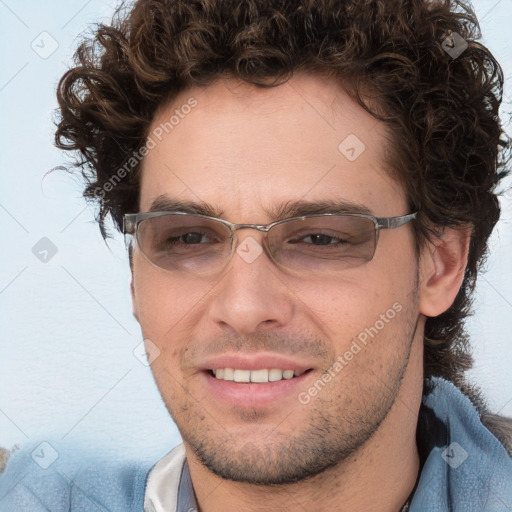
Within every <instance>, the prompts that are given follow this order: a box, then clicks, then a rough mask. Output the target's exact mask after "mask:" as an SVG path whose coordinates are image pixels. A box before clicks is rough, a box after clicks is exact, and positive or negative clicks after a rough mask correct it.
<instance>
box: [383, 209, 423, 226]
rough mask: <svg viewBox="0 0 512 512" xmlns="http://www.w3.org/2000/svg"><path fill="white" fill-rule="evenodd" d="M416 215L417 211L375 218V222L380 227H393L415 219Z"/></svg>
mask: <svg viewBox="0 0 512 512" xmlns="http://www.w3.org/2000/svg"><path fill="white" fill-rule="evenodd" d="M417 215H418V212H416V213H409V214H408V215H400V216H398V217H388V218H377V223H378V225H379V228H380V229H395V228H399V227H400V226H403V225H404V224H406V223H407V222H409V221H411V220H413V219H415V218H416V216H417Z"/></svg>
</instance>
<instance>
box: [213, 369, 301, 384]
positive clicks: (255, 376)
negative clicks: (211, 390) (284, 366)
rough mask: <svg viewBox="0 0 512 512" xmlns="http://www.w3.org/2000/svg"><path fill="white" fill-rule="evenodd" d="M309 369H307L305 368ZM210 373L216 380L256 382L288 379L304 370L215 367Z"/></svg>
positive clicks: (299, 374) (297, 375) (262, 382)
mask: <svg viewBox="0 0 512 512" xmlns="http://www.w3.org/2000/svg"><path fill="white" fill-rule="evenodd" d="M306 371H309V370H306ZM211 372H212V374H213V375H214V376H215V378H216V379H218V380H225V381H233V382H241V383H242V382H245V383H249V382H252V383H258V384H264V383H266V382H277V381H280V380H289V379H293V378H294V377H300V376H301V375H302V374H303V373H305V371H301V370H281V369H279V368H270V369H266V368H263V369H259V370H244V369H237V368H217V369H215V370H211Z"/></svg>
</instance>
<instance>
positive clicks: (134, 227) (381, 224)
mask: <svg viewBox="0 0 512 512" xmlns="http://www.w3.org/2000/svg"><path fill="white" fill-rule="evenodd" d="M418 213H419V212H418V211H416V212H414V213H409V214H406V215H398V216H395V217H376V216H374V215H367V214H362V213H316V214H311V215H301V216H298V217H290V218H287V219H280V220H277V221H274V222H271V223H269V224H245V223H244V224H236V223H233V222H229V221H228V220H225V219H221V218H219V217H211V216H209V215H201V214H196V213H190V212H181V211H157V212H141V213H125V214H124V215H123V226H122V231H123V234H124V235H130V236H132V237H133V238H134V239H135V241H136V243H137V245H139V241H138V239H137V233H138V229H139V225H140V223H141V222H143V221H145V220H147V219H153V218H159V217H165V216H167V215H183V216H187V217H198V218H201V219H206V220H210V221H215V222H219V223H220V224H223V225H224V226H226V227H227V228H228V229H229V232H230V241H231V250H230V253H229V256H228V258H227V260H226V265H227V264H228V262H229V261H230V260H231V258H232V257H233V253H234V252H235V250H236V249H235V247H236V245H237V244H234V243H233V241H234V238H235V237H234V234H235V233H236V231H238V230H240V229H256V230H257V231H260V232H264V233H268V232H269V231H270V230H271V229H272V228H273V227H274V226H277V225H279V224H283V223H285V222H290V221H294V220H305V219H309V218H314V217H359V218H363V219H368V220H371V221H372V222H373V224H374V226H375V249H374V252H373V255H372V258H371V259H370V260H368V261H371V260H372V259H373V257H374V256H375V252H376V250H377V244H378V242H379V233H380V230H381V229H396V228H399V227H401V226H403V225H404V224H407V223H408V222H410V221H412V220H414V219H416V217H417V215H418ZM266 242H267V237H266V236H265V237H264V240H263V245H264V247H265V250H266V252H267V254H268V256H269V257H270V259H271V260H272V261H273V262H274V263H275V264H276V265H279V266H281V264H280V263H278V262H277V261H275V260H274V257H273V255H272V253H271V251H269V249H268V247H267V243H266ZM139 248H140V247H139ZM141 253H142V254H143V255H144V257H145V258H146V259H147V260H148V261H149V262H150V263H151V264H152V265H153V266H155V267H156V268H159V269H161V270H167V269H165V268H162V267H159V266H158V265H156V264H155V263H153V262H152V261H151V260H150V259H149V258H148V257H147V256H146V255H145V254H144V251H142V249H141Z"/></svg>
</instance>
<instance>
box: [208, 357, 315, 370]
mask: <svg viewBox="0 0 512 512" xmlns="http://www.w3.org/2000/svg"><path fill="white" fill-rule="evenodd" d="M200 368H201V369H202V370H217V369H219V368H235V369H239V370H261V369H265V368H266V369H272V368H279V369H280V370H298V371H306V370H309V369H310V368H311V365H310V364H307V363H305V362H304V361H299V360H296V359H294V358H290V357H286V356H283V355H280V354H268V353H267V354H263V353H260V354H240V353H238V354H221V355H218V356H214V357H211V358H209V359H207V360H206V361H205V362H204V363H203V364H201V365H200Z"/></svg>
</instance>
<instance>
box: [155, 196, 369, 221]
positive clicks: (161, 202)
mask: <svg viewBox="0 0 512 512" xmlns="http://www.w3.org/2000/svg"><path fill="white" fill-rule="evenodd" d="M149 211H150V212H171V211H176V212H184V213H191V214H196V215H206V216H208V217H217V218H223V216H224V213H225V212H224V210H223V209H222V208H219V207H217V206H214V205H210V204H208V203H205V202H195V201H180V200H177V199H173V198H171V197H169V196H167V195H166V194H163V195H160V196H158V197H156V198H155V199H154V200H153V202H152V203H151V206H150V208H149ZM264 211H265V213H266V214H267V215H268V217H269V218H270V219H271V222H274V221H277V220H282V219H287V218H290V217H302V216H303V215H315V214H322V213H338V214H343V213H358V214H362V215H374V214H373V212H372V210H370V209H369V208H368V207H367V206H365V205H364V204H361V203H356V202H352V201H347V200H345V199H340V200H333V199H329V200H322V201H305V200H297V201H287V202H286V203H283V204H281V205H277V206H275V207H272V208H267V209H264Z"/></svg>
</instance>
